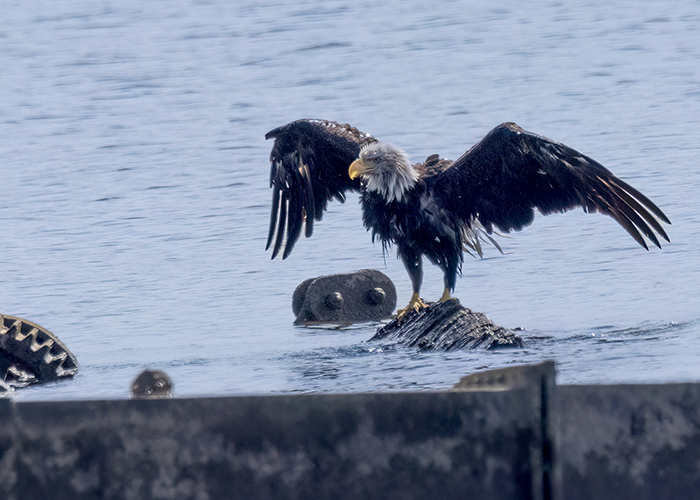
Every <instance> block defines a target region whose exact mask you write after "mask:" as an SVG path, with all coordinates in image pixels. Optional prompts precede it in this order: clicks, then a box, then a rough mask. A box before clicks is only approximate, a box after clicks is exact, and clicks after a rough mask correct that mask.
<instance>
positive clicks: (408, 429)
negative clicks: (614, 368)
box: [0, 390, 547, 500]
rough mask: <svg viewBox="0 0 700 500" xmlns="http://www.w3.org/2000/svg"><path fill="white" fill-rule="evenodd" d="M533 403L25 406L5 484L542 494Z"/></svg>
mask: <svg viewBox="0 0 700 500" xmlns="http://www.w3.org/2000/svg"><path fill="white" fill-rule="evenodd" d="M534 402H536V401H535V400H534V399H533V398H532V393H531V391H528V390H508V391H490V392H439V393H431V392H423V393H396V394H350V395H295V396H267V397H236V398H217V399H189V400H187V399H183V400H178V399H170V400H125V401H84V402H57V403H18V404H15V405H14V408H13V412H11V414H10V415H8V414H7V413H5V414H4V415H3V417H4V418H3V422H2V426H0V429H3V430H2V431H0V445H2V446H3V449H2V450H0V453H2V455H1V456H2V457H3V458H2V459H0V474H4V475H5V477H6V480H5V481H3V485H2V486H0V488H5V490H6V491H5V493H6V496H5V497H4V498H9V499H12V500H14V499H17V500H18V499H20V498H32V499H39V498H52V499H57V500H61V499H70V500H74V499H76V498H79V499H85V498H88V499H92V498H95V499H97V498H99V499H129V498H139V499H155V498H158V499H178V500H181V499H187V498H197V499H222V498H226V499H236V498H241V499H247V500H256V499H270V500H271V499H275V500H277V499H300V500H301V499H334V500H343V499H353V500H354V499H359V498H361V499H382V500H385V499H389V500H390V499H397V500H399V499H400V500H411V499H426V498H440V499H452V498H454V499H457V498H459V499H463V498H480V499H485V500H488V499H542V498H547V497H546V496H544V495H543V493H542V491H541V481H540V480H539V479H538V478H539V475H540V470H539V464H540V463H541V462H542V458H541V456H540V454H541V450H542V443H541V440H542V436H541V430H542V427H541V425H540V415H541V408H540V407H539V405H535V407H533V403H534ZM5 406H6V407H7V404H6V405H5ZM12 428H14V430H12V431H8V429H12ZM3 471H4V472H3ZM8 490H9V491H8ZM0 491H1V490H0Z"/></svg>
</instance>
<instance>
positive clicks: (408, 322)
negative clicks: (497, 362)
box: [370, 299, 523, 351]
mask: <svg viewBox="0 0 700 500" xmlns="http://www.w3.org/2000/svg"><path fill="white" fill-rule="evenodd" d="M372 340H396V341H397V342H398V343H399V344H401V345H405V346H408V347H418V348H420V349H422V350H429V351H454V350H457V349H474V348H476V347H481V348H484V349H502V348H506V347H522V346H523V341H522V339H521V338H520V337H519V336H518V335H516V334H515V333H514V332H513V331H512V330H508V329H507V328H503V327H501V326H498V325H496V324H494V323H493V322H492V321H491V320H490V319H489V318H488V317H486V315H485V314H483V313H480V312H475V311H472V310H470V309H467V308H466V307H463V306H462V305H461V304H460V303H459V300H457V299H450V300H447V301H445V302H434V303H430V304H428V306H427V307H425V308H424V309H421V310H419V311H412V312H411V313H409V314H408V316H406V317H405V318H403V319H402V320H401V321H399V320H398V319H394V320H392V321H391V322H390V323H389V324H387V325H385V326H383V327H381V328H379V329H378V330H377V333H376V334H375V335H374V337H372V338H371V339H370V341H372Z"/></svg>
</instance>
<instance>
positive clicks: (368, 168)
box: [348, 142, 418, 203]
mask: <svg viewBox="0 0 700 500" xmlns="http://www.w3.org/2000/svg"><path fill="white" fill-rule="evenodd" d="M348 174H349V175H350V178H351V179H356V178H357V177H360V178H361V179H362V181H363V185H364V187H365V189H367V190H368V191H374V192H377V193H379V194H380V195H382V196H383V197H384V199H385V200H386V202H387V203H390V202H392V201H394V200H396V201H401V200H402V199H403V197H404V195H405V194H406V192H407V191H408V190H409V189H411V188H412V187H413V186H414V185H415V184H416V182H418V172H416V170H415V169H414V168H413V165H411V161H410V160H409V159H408V155H407V154H406V153H405V152H404V151H403V150H401V149H399V148H397V147H396V146H394V145H392V144H388V143H386V142H373V143H372V144H367V145H366V146H364V147H363V148H362V149H361V150H360V155H359V156H358V158H357V160H355V161H354V162H352V165H350V169H349V170H348Z"/></svg>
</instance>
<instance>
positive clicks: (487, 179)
mask: <svg viewBox="0 0 700 500" xmlns="http://www.w3.org/2000/svg"><path fill="white" fill-rule="evenodd" d="M266 138H268V139H269V138H274V139H275V144H274V146H273V149H272V154H271V156H270V160H271V162H272V170H271V177H270V183H271V187H272V188H273V204H272V217H271V221H270V232H269V237H268V247H269V246H270V245H271V244H272V242H273V241H274V247H273V255H272V257H273V258H274V257H275V256H276V255H277V254H278V252H279V251H280V249H281V248H282V246H283V243H284V239H285V236H286V243H284V253H283V258H286V257H287V256H288V255H289V253H290V252H291V250H292V248H293V246H294V244H295V243H296V241H297V240H298V238H299V236H300V234H301V229H302V226H303V225H304V223H305V224H306V236H307V237H308V236H311V233H312V231H313V221H314V219H315V220H320V219H321V217H322V215H323V210H324V209H325V208H326V205H327V203H328V201H329V200H330V199H332V198H336V199H339V200H341V201H342V200H344V193H345V192H346V191H348V190H360V191H361V193H362V195H361V204H362V213H363V222H364V224H365V227H367V229H368V230H371V231H372V234H373V237H374V238H377V239H379V240H380V241H381V242H382V244H383V245H384V246H385V248H386V247H387V246H390V245H396V247H397V251H398V255H399V257H400V258H401V259H402V260H403V262H404V264H405V265H406V269H407V270H408V272H409V275H410V276H411V280H412V282H413V289H414V296H416V295H417V294H418V292H419V290H420V285H421V280H422V265H421V260H422V257H423V256H425V257H427V258H428V259H429V260H431V261H432V262H433V263H435V264H436V265H438V266H439V267H440V268H441V269H442V270H443V272H444V274H445V288H446V291H447V290H452V289H454V287H455V282H456V276H457V274H458V272H459V270H460V266H461V263H462V259H463V249H465V248H467V249H468V248H471V249H473V250H475V251H476V253H478V254H481V242H483V241H490V242H492V243H495V242H494V241H493V239H492V238H491V237H490V236H489V235H490V234H491V233H492V231H493V230H494V229H498V230H500V231H502V232H509V231H512V230H520V229H522V228H523V227H525V226H527V225H529V224H531V223H532V221H533V219H534V211H535V209H537V210H539V211H540V212H541V213H542V214H544V215H547V214H550V213H555V212H565V211H567V210H570V209H572V208H575V207H577V206H581V207H583V209H584V210H585V211H587V212H601V213H604V214H607V215H610V216H611V217H612V218H613V219H615V220H616V221H617V222H618V223H619V224H620V225H621V226H622V227H623V228H625V230H627V232H628V233H629V234H630V235H631V236H632V237H633V238H634V239H635V240H636V241H637V242H638V243H639V244H640V245H641V246H643V247H644V248H647V249H648V247H647V244H646V241H645V237H646V238H647V239H648V240H649V241H651V242H652V243H653V244H654V245H656V246H659V247H660V246H661V245H660V242H659V236H660V237H661V238H663V239H665V240H667V241H668V236H667V234H666V232H665V231H664V229H663V227H662V226H661V222H665V223H670V222H669V220H668V218H667V217H666V215H665V214H664V213H663V212H662V211H661V210H660V209H659V208H658V207H657V206H656V205H655V204H654V203H653V202H651V200H649V199H648V198H647V197H646V196H644V195H643V194H642V193H640V192H639V191H637V190H636V189H634V188H633V187H632V186H630V185H629V184H627V183H625V182H624V181H622V180H620V179H619V178H617V177H616V176H615V175H613V174H612V173H611V172H610V171H609V170H608V169H606V168H605V167H604V166H603V165H601V164H600V163H598V162H596V161H595V160H593V159H592V158H590V157H588V156H586V155H584V154H582V153H580V152H578V151H576V150H574V149H572V148H569V147H568V146H565V145H564V144H561V143H559V142H556V141H553V140H551V139H547V138H546V137H542V136H539V135H536V134H533V133H530V132H526V131H524V130H523V129H521V128H520V127H518V126H517V125H516V124H514V123H504V124H502V125H499V126H498V127H496V128H494V129H493V130H492V131H490V132H489V133H488V134H487V135H486V137H485V138H484V139H483V140H482V141H480V142H479V143H478V144H476V145H475V146H474V147H472V148H471V149H470V150H469V151H467V152H466V153H465V154H464V155H462V157H460V158H459V159H458V160H456V161H455V162H451V161H450V160H443V159H440V158H439V157H438V156H437V155H433V156H431V157H428V159H427V160H426V161H425V162H424V163H421V164H416V165H411V164H410V162H408V159H407V157H406V156H405V153H403V152H402V151H401V150H399V149H398V148H395V147H394V146H391V145H388V144H385V143H379V142H378V141H377V140H376V139H374V138H373V137H371V136H369V135H368V134H364V133H363V132H360V131H359V130H357V129H355V128H354V127H351V126H349V125H340V124H337V123H334V122H328V121H323V120H298V121H295V122H292V123H289V124H287V125H284V126H282V127H279V128H277V129H274V130H272V131H271V132H269V133H268V134H267V135H266ZM355 160H357V161H355ZM349 169H350V175H348V173H349ZM351 175H352V176H353V177H358V178H357V179H354V180H353V179H351ZM496 246H497V245H496Z"/></svg>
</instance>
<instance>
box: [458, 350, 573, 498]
mask: <svg viewBox="0 0 700 500" xmlns="http://www.w3.org/2000/svg"><path fill="white" fill-rule="evenodd" d="M452 390H453V391H520V392H522V393H524V394H527V397H529V398H530V400H531V405H532V407H533V408H534V409H535V412H537V411H539V418H534V419H533V423H532V425H533V426H537V425H539V426H540V428H539V431H538V434H539V438H538V439H537V442H538V443H539V444H540V446H542V448H541V450H540V452H539V453H536V454H533V456H536V457H538V459H539V462H538V463H537V464H536V467H535V471H536V472H534V473H533V476H532V477H533V482H534V485H535V487H534V491H541V492H542V498H544V499H553V498H565V497H561V491H562V487H561V472H560V469H559V458H558V456H557V454H558V449H559V446H558V441H557V439H558V436H557V428H558V426H557V415H556V401H557V393H556V365H555V363H554V362H553V361H545V362H543V363H540V364H537V365H522V366H515V367H509V368H501V369H496V370H487V371H484V372H477V373H472V374H471V375H467V376H465V377H462V378H461V379H460V381H459V382H458V383H457V384H455V386H454V387H453V388H452Z"/></svg>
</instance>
